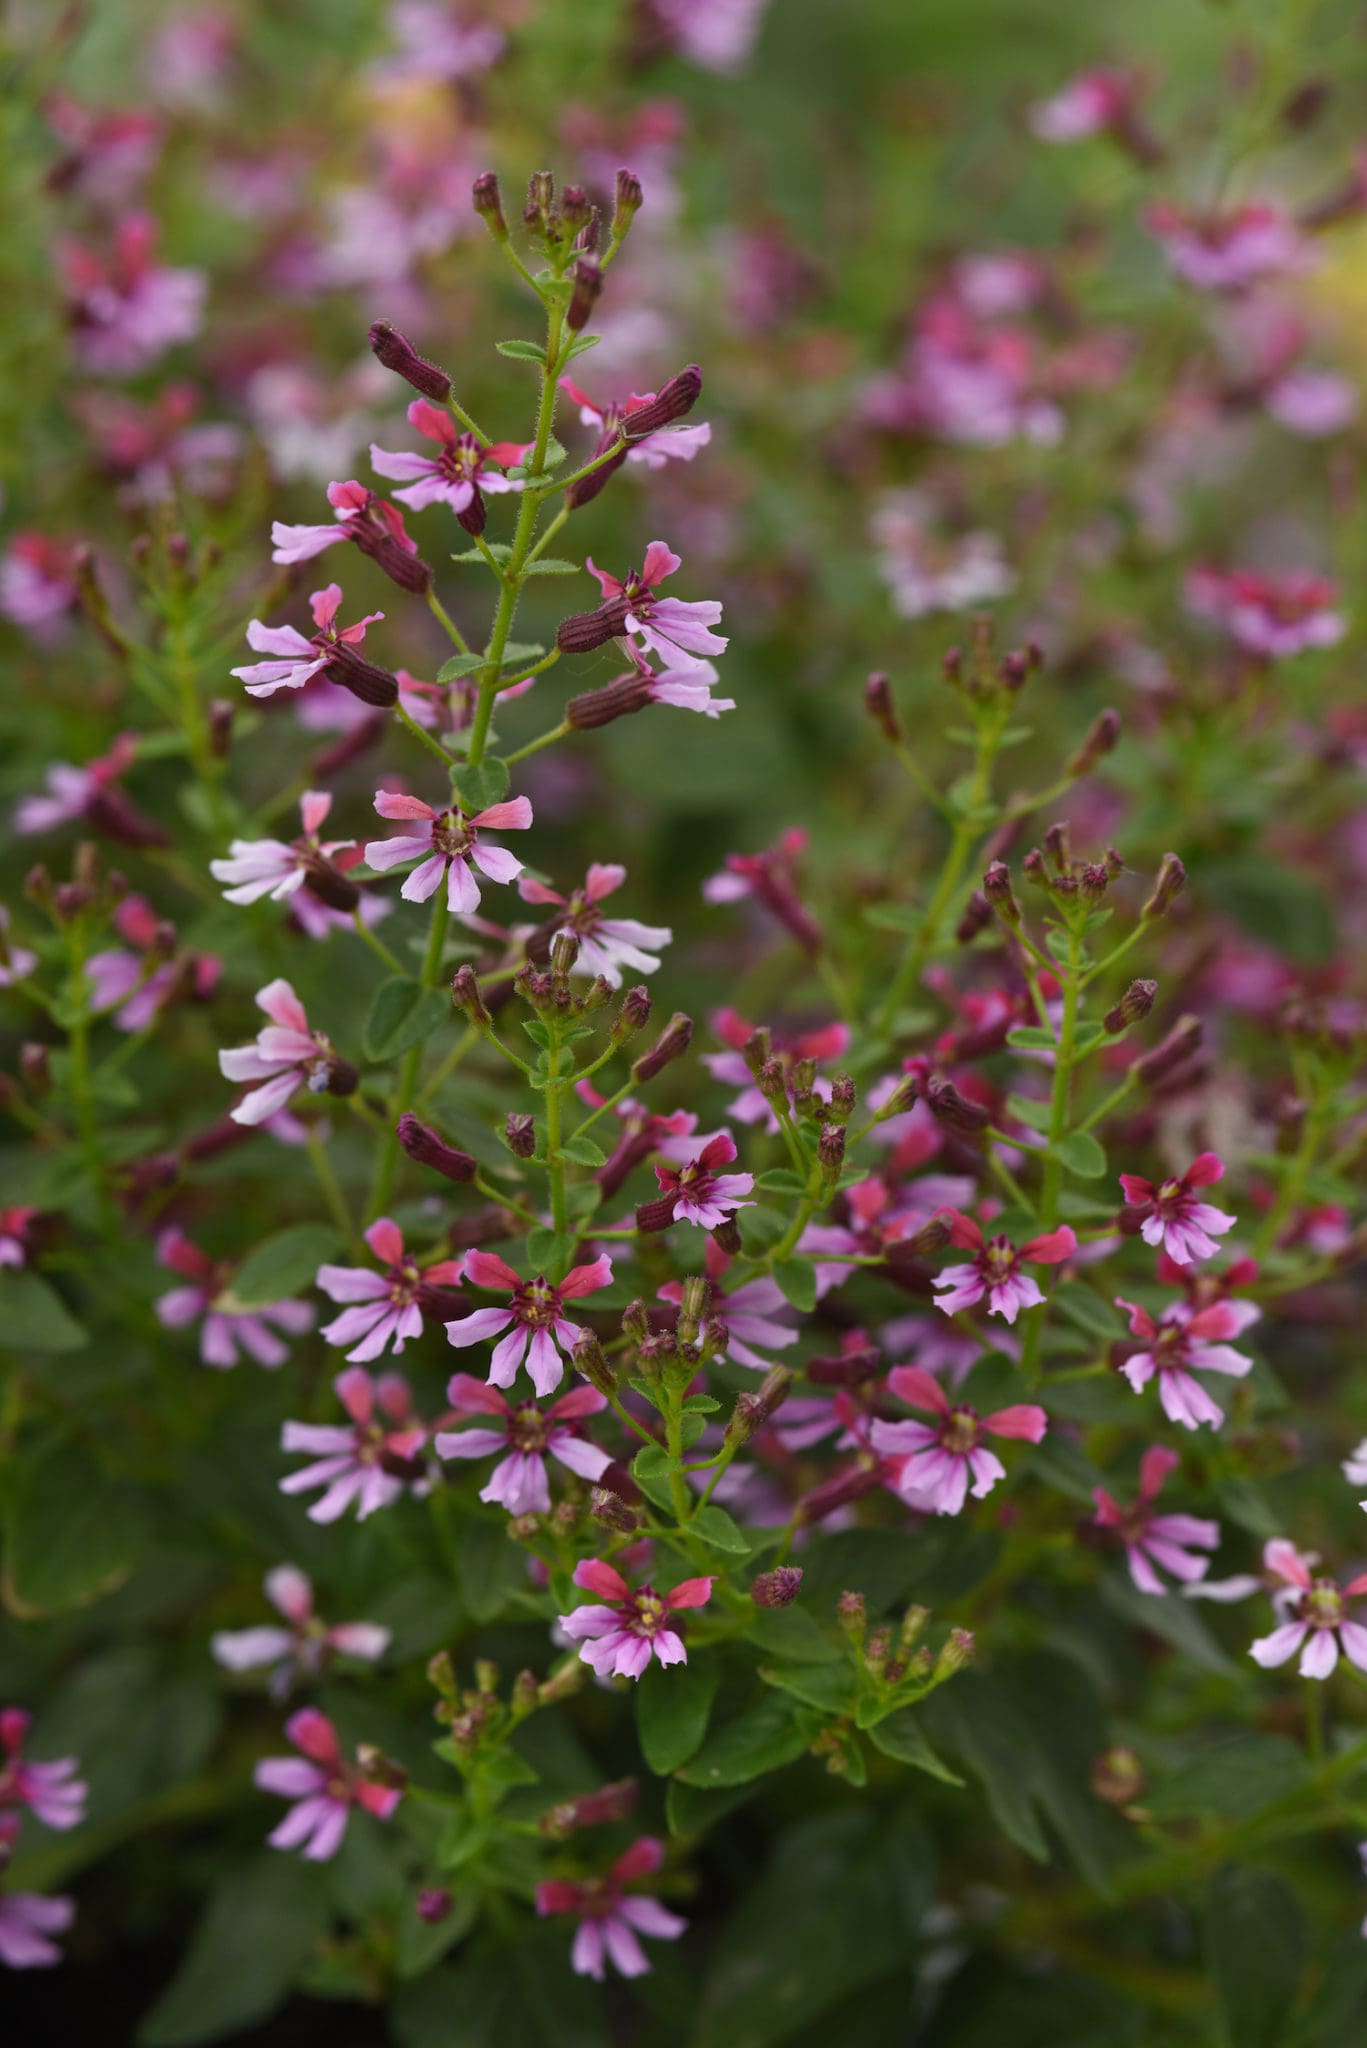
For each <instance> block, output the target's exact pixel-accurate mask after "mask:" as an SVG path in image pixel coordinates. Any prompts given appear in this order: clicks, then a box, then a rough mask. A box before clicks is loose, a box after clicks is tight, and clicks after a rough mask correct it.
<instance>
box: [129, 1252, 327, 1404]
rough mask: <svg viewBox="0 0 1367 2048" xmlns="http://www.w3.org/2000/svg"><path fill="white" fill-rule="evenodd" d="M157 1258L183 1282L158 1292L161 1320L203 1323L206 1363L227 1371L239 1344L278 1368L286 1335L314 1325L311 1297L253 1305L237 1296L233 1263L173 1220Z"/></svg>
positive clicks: (170, 1325) (176, 1325)
mask: <svg viewBox="0 0 1367 2048" xmlns="http://www.w3.org/2000/svg"><path fill="white" fill-rule="evenodd" d="M157 1260H158V1263H159V1264H160V1265H163V1266H169V1268H170V1269H171V1271H172V1272H173V1273H179V1274H180V1275H181V1277H182V1279H183V1280H184V1281H185V1283H186V1284H185V1285H184V1286H183V1287H173V1288H171V1289H170V1291H169V1293H166V1294H161V1295H158V1297H157V1300H156V1303H155V1307H156V1312H157V1320H158V1322H159V1323H161V1324H162V1326H163V1327H164V1328H165V1329H168V1330H183V1329H185V1328H186V1327H187V1325H189V1324H190V1323H200V1324H201V1325H202V1327H201V1329H200V1333H199V1355H200V1357H201V1358H202V1359H203V1361H204V1363H205V1365H212V1366H216V1367H217V1368H218V1370H219V1371H221V1372H226V1371H227V1370H229V1369H230V1368H231V1367H232V1366H235V1365H236V1364H237V1362H238V1356H239V1347H240V1349H241V1350H242V1351H245V1352H246V1353H247V1356H248V1357H249V1358H254V1359H255V1360H256V1363H257V1364H258V1365H264V1366H265V1367H267V1369H268V1370H270V1371H272V1372H273V1371H274V1370H275V1369H276V1368H277V1367H278V1366H281V1365H283V1364H284V1363H285V1360H286V1359H287V1358H288V1357H289V1355H290V1348H289V1345H288V1344H287V1343H285V1342H284V1341H283V1338H284V1337H300V1336H302V1335H303V1333H304V1332H305V1330H311V1329H312V1328H313V1322H314V1315H313V1309H312V1306H311V1305H310V1304H309V1303H308V1302H306V1301H272V1302H263V1303H261V1304H260V1305H259V1306H256V1307H253V1308H242V1307H239V1306H237V1305H236V1304H235V1303H234V1300H233V1293H232V1276H233V1267H232V1264H231V1262H230V1261H227V1260H215V1259H211V1258H210V1257H209V1254H208V1253H207V1252H206V1251H202V1250H201V1249H200V1247H199V1246H198V1245H197V1244H195V1243H193V1242H192V1240H191V1239H190V1238H188V1237H187V1236H186V1235H185V1232H184V1231H183V1230H180V1229H178V1228H177V1227H176V1226H175V1225H174V1224H173V1225H172V1226H171V1227H170V1228H169V1229H167V1230H163V1231H162V1233H161V1235H160V1237H159V1238H158V1239H157Z"/></svg>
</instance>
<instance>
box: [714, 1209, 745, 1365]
mask: <svg viewBox="0 0 1367 2048" xmlns="http://www.w3.org/2000/svg"><path fill="white" fill-rule="evenodd" d="M712 1242H713V1244H714V1245H715V1246H716V1247H717V1250H718V1251H719V1252H725V1253H726V1255H727V1257H728V1258H732V1259H734V1258H735V1257H736V1255H737V1253H738V1252H739V1251H740V1250H741V1249H742V1247H743V1239H742V1237H741V1234H740V1225H739V1224H738V1223H737V1221H736V1219H735V1217H734V1216H728V1217H726V1218H725V1220H724V1221H723V1222H721V1223H717V1224H714V1225H713V1228H712ZM719 1348H720V1347H719Z"/></svg>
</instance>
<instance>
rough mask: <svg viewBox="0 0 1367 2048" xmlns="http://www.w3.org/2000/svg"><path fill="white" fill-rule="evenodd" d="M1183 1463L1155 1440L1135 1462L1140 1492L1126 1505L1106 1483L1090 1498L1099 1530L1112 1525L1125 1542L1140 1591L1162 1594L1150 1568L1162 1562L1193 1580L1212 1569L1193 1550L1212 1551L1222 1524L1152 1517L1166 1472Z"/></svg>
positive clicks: (1178, 1575) (1183, 1517) (1162, 1587)
mask: <svg viewBox="0 0 1367 2048" xmlns="http://www.w3.org/2000/svg"><path fill="white" fill-rule="evenodd" d="M1180 1463H1181V1460H1180V1458H1179V1457H1178V1455H1177V1453H1176V1451H1170V1450H1167V1449H1166V1448H1165V1447H1164V1446H1163V1445H1162V1444H1154V1445H1152V1446H1151V1447H1150V1449H1148V1450H1147V1451H1145V1453H1144V1455H1143V1457H1142V1458H1141V1460H1140V1463H1139V1493H1138V1496H1137V1497H1136V1499H1135V1500H1134V1501H1133V1502H1132V1503H1131V1505H1130V1506H1129V1507H1127V1508H1123V1507H1121V1505H1120V1503H1119V1502H1118V1501H1117V1500H1115V1499H1113V1498H1112V1496H1111V1495H1110V1494H1109V1493H1108V1492H1107V1491H1106V1489H1105V1487H1104V1486H1098V1487H1097V1488H1096V1489H1095V1490H1094V1492H1093V1494H1092V1498H1093V1500H1094V1501H1095V1502H1096V1515H1095V1518H1094V1519H1095V1521H1096V1524H1097V1526H1098V1528H1101V1529H1114V1530H1115V1532H1116V1534H1117V1535H1118V1536H1119V1537H1120V1540H1121V1542H1122V1543H1123V1544H1124V1546H1125V1556H1126V1558H1127V1560H1128V1562H1129V1567H1130V1577H1131V1578H1132V1579H1133V1580H1134V1583H1135V1584H1136V1586H1138V1588H1139V1590H1140V1592H1141V1593H1155V1594H1162V1593H1166V1592H1167V1590H1168V1589H1167V1587H1166V1586H1165V1585H1164V1584H1163V1581H1162V1580H1161V1579H1160V1578H1159V1576H1158V1573H1157V1572H1156V1571H1155V1570H1154V1566H1155V1565H1160V1564H1161V1565H1162V1567H1163V1569H1164V1570H1165V1571H1169V1572H1171V1573H1172V1575H1173V1577H1174V1578H1175V1579H1181V1580H1182V1581H1183V1582H1184V1583H1191V1582H1193V1581H1195V1580H1197V1579H1203V1578H1204V1577H1205V1575H1206V1573H1207V1572H1208V1571H1209V1570H1210V1559H1209V1558H1208V1557H1195V1556H1193V1555H1192V1552H1193V1551H1196V1550H1214V1549H1216V1548H1217V1547H1218V1545H1219V1541H1220V1524H1219V1523H1218V1522H1207V1521H1203V1520H1201V1519H1200V1518H1199V1517H1198V1516H1196V1515H1156V1514H1155V1513H1154V1512H1153V1504H1154V1501H1155V1500H1156V1499H1157V1497H1158V1494H1159V1492H1160V1491H1161V1489H1162V1486H1163V1482H1164V1481H1165V1480H1166V1479H1167V1477H1168V1475H1169V1473H1171V1472H1173V1471H1175V1470H1176V1468H1177V1466H1178V1465H1179V1464H1180Z"/></svg>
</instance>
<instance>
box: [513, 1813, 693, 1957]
mask: <svg viewBox="0 0 1367 2048" xmlns="http://www.w3.org/2000/svg"><path fill="white" fill-rule="evenodd" d="M663 1861H664V1851H663V1849H662V1848H661V1846H660V1844H659V1842H657V1841H656V1840H655V1839H654V1837H653V1836H650V1835H642V1837H641V1839H640V1840H639V1841H637V1842H633V1843H632V1845H631V1847H630V1848H629V1849H628V1850H627V1851H626V1853H625V1854H624V1855H621V1856H619V1857H618V1858H617V1861H616V1862H615V1863H614V1864H613V1865H612V1868H611V1869H610V1870H608V1871H606V1872H605V1873H604V1875H603V1876H602V1877H591V1878H581V1879H580V1880H578V1881H577V1882H575V1881H573V1880H572V1879H570V1878H565V1877H548V1878H545V1879H543V1881H542V1882H541V1883H540V1884H539V1885H538V1886H537V1888H536V1910H537V1912H538V1913H540V1914H542V1915H543V1916H544V1915H545V1914H547V1913H575V1914H577V1915H578V1916H579V1928H578V1931H577V1933H576V1934H575V1937H574V1947H573V1949H572V1950H571V1951H570V1961H571V1963H572V1965H573V1967H574V1970H575V1972H576V1974H577V1975H579V1976H580V1977H596V1978H597V1979H598V1980H599V1982H600V1983H601V1981H602V1979H603V1975H604V1965H605V1962H610V1963H611V1964H612V1966H613V1968H614V1969H615V1970H617V1971H619V1972H620V1974H621V1975H622V1976H623V1977H641V1976H644V1975H645V1974H646V1973H647V1972H648V1971H649V1969H650V1964H649V1962H648V1961H647V1959H646V1955H645V1951H644V1949H643V1948H642V1947H641V1944H640V1942H639V1941H638V1940H637V1939H636V1937H637V1935H638V1934H649V1935H652V1936H654V1938H655V1939H656V1940H658V1941H677V1940H678V1938H679V1936H680V1935H681V1934H682V1933H683V1932H684V1929H685V1928H686V1927H687V1925H688V1922H687V1921H686V1920H681V1919H680V1918H679V1916H678V1914H677V1913H670V1912H667V1911H666V1909H665V1908H664V1907H663V1906H662V1905H661V1904H660V1902H659V1900H658V1899H651V1898H644V1897H642V1896H641V1895H640V1894H639V1893H634V1894H632V1893H628V1892H627V1891H626V1889H625V1887H626V1886H627V1885H629V1884H632V1883H634V1882H635V1880H636V1879H637V1878H641V1877H649V1876H650V1875H651V1874H652V1873H653V1872H654V1871H657V1870H658V1869H659V1867H660V1865H661V1863H662V1862H663Z"/></svg>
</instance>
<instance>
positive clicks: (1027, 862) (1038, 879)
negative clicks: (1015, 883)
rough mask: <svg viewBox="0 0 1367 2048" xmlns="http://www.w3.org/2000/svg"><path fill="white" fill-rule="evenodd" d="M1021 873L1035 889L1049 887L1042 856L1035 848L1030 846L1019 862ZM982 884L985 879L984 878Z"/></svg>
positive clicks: (1047, 871)
mask: <svg viewBox="0 0 1367 2048" xmlns="http://www.w3.org/2000/svg"><path fill="white" fill-rule="evenodd" d="M1021 873H1022V874H1023V875H1024V876H1025V879H1026V881H1027V882H1033V883H1034V884H1035V887H1036V888H1037V889H1047V888H1048V887H1049V870H1048V869H1047V868H1046V867H1045V865H1044V855H1043V854H1042V853H1041V852H1040V850H1039V848H1038V847H1037V846H1032V847H1031V849H1030V851H1029V853H1027V854H1026V856H1025V859H1024V860H1023V861H1022V862H1021ZM983 879H984V882H986V877H985V876H984V878H983Z"/></svg>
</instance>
